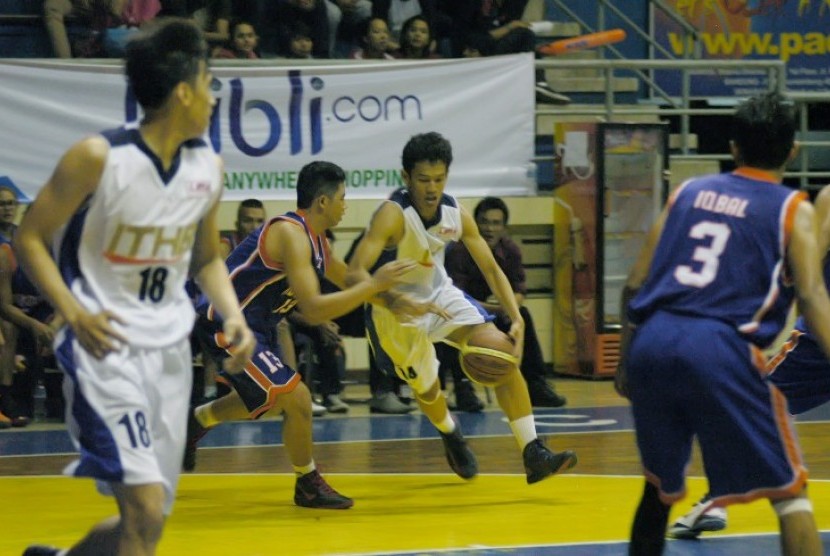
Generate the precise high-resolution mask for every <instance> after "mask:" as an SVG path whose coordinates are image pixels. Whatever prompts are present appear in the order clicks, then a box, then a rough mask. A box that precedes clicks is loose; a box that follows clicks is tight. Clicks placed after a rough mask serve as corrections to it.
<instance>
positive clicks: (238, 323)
mask: <svg viewBox="0 0 830 556" xmlns="http://www.w3.org/2000/svg"><path fill="white" fill-rule="evenodd" d="M223 332H224V333H225V338H226V339H227V341H228V342H229V344H230V345H229V346H228V347H227V350H228V352H230V354H231V356H230V357H228V358H226V359H225V361H224V363H223V364H222V365H223V367H224V369H225V370H226V371H228V372H229V373H237V372H239V371H241V370H242V369H243V368H245V365H246V364H247V363H248V361H250V360H251V357H252V356H253V354H254V348H255V347H256V339H255V338H254V334H253V332H251V329H250V328H248V323H246V322H245V319H244V318H243V317H241V316H239V317H235V318H229V319H226V320H225V324H224V327H223Z"/></svg>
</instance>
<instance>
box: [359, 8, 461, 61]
mask: <svg viewBox="0 0 830 556" xmlns="http://www.w3.org/2000/svg"><path fill="white" fill-rule="evenodd" d="M416 15H420V16H423V18H424V19H426V21H427V25H428V26H429V28H430V30H431V31H432V33H431V34H432V38H433V39H436V40H438V39H442V38H445V37H449V36H450V34H451V31H452V19H450V17H449V16H448V15H446V14H444V13H443V12H441V11H440V10H439V9H438V5H437V1H436V0H373V2H372V17H379V18H381V19H383V20H384V21H386V22H387V24H388V26H389V34H390V40H389V42H390V45H392V50H397V49H398V48H399V46H400V43H401V41H403V28H404V24H405V23H406V22H407V20H409V19H410V18H412V17H414V16H416ZM431 47H432V49H433V51H435V46H434V45H431Z"/></svg>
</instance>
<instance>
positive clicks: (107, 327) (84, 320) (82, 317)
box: [69, 311, 127, 359]
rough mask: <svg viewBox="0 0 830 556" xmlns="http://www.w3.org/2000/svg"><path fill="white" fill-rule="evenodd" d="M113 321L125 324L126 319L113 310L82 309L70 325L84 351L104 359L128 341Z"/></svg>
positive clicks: (96, 357)
mask: <svg viewBox="0 0 830 556" xmlns="http://www.w3.org/2000/svg"><path fill="white" fill-rule="evenodd" d="M113 321H114V322H117V323H119V324H124V320H123V319H121V317H119V316H118V315H116V314H115V313H113V312H112V311H101V312H100V313H88V312H86V311H81V312H80V313H79V314H78V316H77V317H76V318H75V319H74V320H73V321H72V322H70V323H69V326H70V327H71V328H72V331H73V332H74V333H75V337H76V338H77V339H78V343H80V344H81V347H82V348H84V351H86V352H87V353H89V354H90V355H92V356H93V357H94V358H95V359H103V358H104V357H106V356H107V355H109V354H110V353H113V352H115V351H118V350H119V349H121V346H123V345H125V344H126V343H127V339H126V338H125V337H124V336H122V335H121V334H119V333H118V331H116V330H115V328H113V326H112V322H113Z"/></svg>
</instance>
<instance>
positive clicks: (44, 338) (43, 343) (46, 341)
mask: <svg viewBox="0 0 830 556" xmlns="http://www.w3.org/2000/svg"><path fill="white" fill-rule="evenodd" d="M30 331H31V333H32V335H33V336H34V337H35V344H36V346H37V349H38V352H40V350H42V349H43V348H46V347H49V346H51V345H52V340H54V339H55V330H54V329H53V328H52V327H51V326H49V325H48V324H45V323H42V322H40V321H37V320H36V321H33V322H32V325H31V327H30Z"/></svg>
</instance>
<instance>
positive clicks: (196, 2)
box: [43, 0, 570, 104]
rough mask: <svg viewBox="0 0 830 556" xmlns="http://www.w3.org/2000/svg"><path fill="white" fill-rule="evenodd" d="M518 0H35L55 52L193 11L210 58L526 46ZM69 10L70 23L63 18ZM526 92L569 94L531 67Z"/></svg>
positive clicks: (83, 52) (374, 55)
mask: <svg viewBox="0 0 830 556" xmlns="http://www.w3.org/2000/svg"><path fill="white" fill-rule="evenodd" d="M527 3H528V0H44V5H43V6H44V22H45V26H46V30H47V32H48V35H49V38H50V40H51V43H52V49H53V52H54V55H55V56H56V57H59V58H69V57H72V56H76V57H120V56H122V55H123V49H124V45H125V44H126V42H127V41H128V40H129V38H130V36H131V35H132V34H133V33H135V32H136V31H137V30H138V29H139V28H140V27H141V26H142V25H145V24H146V23H148V22H150V21H152V20H154V19H156V18H162V17H184V18H190V19H193V20H194V21H196V22H197V23H198V24H199V26H200V27H202V29H203V31H204V32H205V36H206V37H207V39H208V41H209V42H210V44H211V47H212V49H213V56H214V57H215V58H225V59H227V58H232V59H255V58H292V59H306V58H316V59H331V58H352V59H424V58H448V57H478V56H494V55H499V54H510V53H519V52H535V50H536V46H537V42H538V41H537V37H536V35H535V34H534V32H533V31H532V30H531V26H530V22H527V21H523V20H522V16H523V14H524V11H525V8H526V6H527ZM70 17H71V18H72V19H71V22H72V31H73V32H72V33H68V32H67V25H68V23H67V18H70ZM535 84H536V87H535V89H536V100H537V102H546V103H551V104H567V103H568V102H569V101H570V99H568V97H566V96H565V95H562V94H560V93H557V92H556V91H554V90H553V89H551V87H550V86H549V85H548V83H547V81H546V80H545V77H544V74H543V73H542V71H541V70H539V71H537V73H536V75H535Z"/></svg>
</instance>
